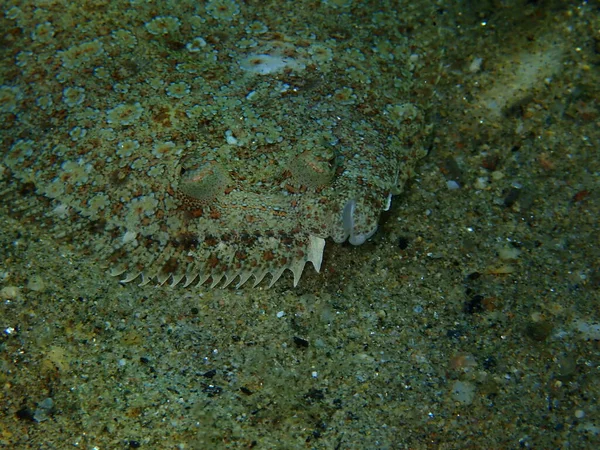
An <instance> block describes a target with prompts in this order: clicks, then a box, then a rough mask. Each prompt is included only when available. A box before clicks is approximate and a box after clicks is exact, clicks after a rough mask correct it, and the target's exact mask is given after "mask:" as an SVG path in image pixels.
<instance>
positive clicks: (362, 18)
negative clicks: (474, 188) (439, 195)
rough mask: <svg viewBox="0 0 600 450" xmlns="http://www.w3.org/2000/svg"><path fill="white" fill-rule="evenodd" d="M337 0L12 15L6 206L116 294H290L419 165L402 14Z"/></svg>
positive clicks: (358, 239) (8, 16)
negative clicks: (104, 277)
mask: <svg viewBox="0 0 600 450" xmlns="http://www.w3.org/2000/svg"><path fill="white" fill-rule="evenodd" d="M334 3H335V5H337V6H339V7H337V8H334V6H335V5H333V6H332V5H327V4H326V2H324V3H322V4H320V5H319V6H318V8H320V9H322V10H323V11H312V10H310V11H309V10H306V11H304V10H302V8H300V7H299V5H300V4H299V3H298V2H290V3H286V4H285V5H280V4H279V3H273V4H270V5H266V3H265V4H262V3H259V5H258V6H257V7H252V6H248V5H244V4H242V3H241V2H240V3H239V4H238V3H236V2H234V1H226V0H217V1H209V2H205V3H202V2H200V4H198V2H194V3H192V2H189V3H188V2H185V1H182V2H178V3H175V4H174V5H170V6H169V5H168V4H165V5H167V6H163V8H164V10H162V11H161V10H160V9H161V6H159V5H135V8H134V7H133V6H132V5H131V4H130V3H129V2H124V3H123V4H119V3H118V2H107V3H103V2H100V3H99V4H97V5H96V6H95V7H94V8H86V7H78V6H74V5H73V4H71V3H69V2H66V3H65V5H63V6H60V5H54V6H52V7H50V6H48V7H47V8H46V9H44V8H37V9H35V10H34V9H32V8H27V7H10V8H8V9H7V10H5V11H4V16H5V17H4V19H3V23H2V27H3V29H5V30H9V32H8V33H7V36H8V38H5V43H6V42H7V41H8V44H6V45H4V46H3V50H2V51H3V54H2V61H3V64H2V69H0V70H2V81H1V83H2V86H1V87H0V114H1V125H2V134H1V139H2V141H1V142H2V151H3V164H4V167H3V169H4V171H3V176H2V183H3V186H4V191H3V195H4V196H5V201H9V200H10V199H11V198H12V199H13V200H10V201H15V202H16V203H19V205H20V206H19V207H18V209H20V210H21V211H29V212H28V214H26V216H28V217H30V218H31V217H33V218H35V220H36V221H38V223H40V224H45V225H46V226H48V227H50V230H51V231H52V232H53V233H54V234H56V235H57V236H66V235H69V236H72V237H73V238H75V239H77V242H80V243H82V244H83V245H85V248H87V249H88V251H90V252H92V253H93V254H94V255H95V256H97V257H98V258H102V259H105V260H106V261H108V263H109V265H110V268H111V271H112V273H113V274H115V275H120V276H121V277H122V279H123V280H125V281H132V280H140V281H141V283H142V284H146V283H148V282H151V281H156V282H158V283H160V284H163V283H170V284H172V285H177V284H179V283H182V284H184V285H186V286H187V285H190V284H202V283H204V282H206V281H207V280H209V281H210V283H211V285H212V286H215V285H217V284H219V283H221V285H222V286H226V285H229V284H230V283H232V282H235V283H236V284H237V286H240V285H243V284H244V283H246V281H247V280H249V279H250V278H253V281H254V284H255V285H256V284H258V283H260V281H261V280H262V279H263V278H264V277H265V275H267V274H270V284H273V283H274V282H275V281H276V280H277V279H278V278H279V277H280V276H281V275H282V273H283V272H284V271H285V270H286V269H289V270H291V271H292V272H293V275H294V285H295V284H297V283H298V281H299V279H300V276H301V274H302V271H303V268H304V266H305V264H306V262H311V263H312V264H313V265H314V267H315V268H316V270H317V271H318V270H319V268H320V265H321V260H322V254H323V249H324V246H325V239H327V238H332V240H333V241H335V242H338V243H339V242H344V241H345V240H347V239H348V240H349V241H350V242H351V243H352V244H355V245H358V244H361V243H363V242H364V241H365V240H366V239H368V238H369V237H370V236H372V235H373V233H374V232H375V231H376V229H377V222H378V220H379V216H380V213H381V211H383V210H386V209H387V208H388V207H389V205H390V199H391V195H392V194H395V193H398V192H400V191H401V189H402V186H403V185H404V183H405V181H406V179H407V178H408V177H409V175H410V171H411V170H412V168H413V166H414V163H415V161H416V160H417V159H418V157H419V156H420V155H421V150H420V147H419V146H418V145H416V144H414V142H413V140H414V139H415V136H417V135H418V133H419V132H420V130H421V121H420V120H421V119H420V117H421V116H420V114H419V111H418V110H417V108H416V107H415V106H413V105H412V104H410V103H407V102H406V101H405V100H403V97H404V96H406V91H407V86H408V82H407V80H408V75H409V72H408V69H407V67H405V66H404V64H405V62H403V61H406V54H405V52H406V45H405V42H404V38H403V36H402V35H401V34H400V32H399V31H396V30H395V27H392V26H389V24H387V25H386V24H385V21H386V20H388V21H389V20H391V21H392V22H393V20H395V17H394V14H395V12H394V11H393V10H392V9H391V8H390V9H389V11H388V13H387V14H388V17H382V16H378V17H379V18H376V17H375V13H374V12H371V11H368V10H364V11H361V10H360V9H352V8H350V7H349V6H348V7H346V8H344V6H345V3H348V4H350V3H351V2H334ZM198 5H199V6H198ZM260 5H262V6H260ZM293 5H296V6H295V7H294V6H293ZM382 5H384V4H382ZM346 6H347V5H346ZM286 7H287V8H292V7H294V8H298V10H289V11H288V10H284V9H283V8H286ZM257 8H260V9H257ZM305 9H306V8H305ZM315 13H316V15H315ZM379 13H381V10H379ZM309 17H310V19H309ZM315 17H319V18H318V19H315ZM258 19H259V20H258ZM378 21H379V22H378ZM380 22H381V23H380ZM376 31H377V33H376ZM24 194H33V195H30V196H26V195H25V196H24ZM11 195H12V197H11ZM17 198H18V199H17Z"/></svg>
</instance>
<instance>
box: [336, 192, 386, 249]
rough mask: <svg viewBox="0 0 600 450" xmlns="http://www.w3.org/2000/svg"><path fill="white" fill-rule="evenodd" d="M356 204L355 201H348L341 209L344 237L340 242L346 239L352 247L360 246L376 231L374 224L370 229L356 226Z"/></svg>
mask: <svg viewBox="0 0 600 450" xmlns="http://www.w3.org/2000/svg"><path fill="white" fill-rule="evenodd" d="M356 206H357V203H356V200H355V199H350V200H348V201H347V202H346V204H345V205H344V208H343V209H342V227H343V229H344V233H345V237H344V239H342V240H341V242H344V241H345V240H346V239H348V242H350V243H351V244H352V245H362V244H364V243H365V241H366V240H367V239H369V238H370V237H371V236H373V235H374V234H375V232H376V231H377V223H375V224H374V226H372V227H371V228H370V229H369V228H366V227H364V226H361V225H359V224H358V221H357V220H356V217H357V207H356Z"/></svg>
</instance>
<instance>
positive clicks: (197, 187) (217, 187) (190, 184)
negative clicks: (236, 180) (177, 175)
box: [178, 161, 229, 202]
mask: <svg viewBox="0 0 600 450" xmlns="http://www.w3.org/2000/svg"><path fill="white" fill-rule="evenodd" d="M228 181H229V177H228V175H227V173H226V172H225V170H224V169H223V168H222V167H221V166H220V165H219V164H218V163H216V162H214V161H208V162H206V163H204V164H202V165H201V166H199V167H197V168H194V169H189V170H186V171H185V172H184V173H183V174H182V175H181V180H180V182H179V186H178V189H179V191H180V192H181V193H182V194H184V195H186V196H188V197H191V198H192V199H194V200H196V201H199V202H211V201H212V200H214V199H215V198H216V197H218V196H219V195H220V194H221V193H223V192H224V191H225V188H226V187H227V184H228Z"/></svg>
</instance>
